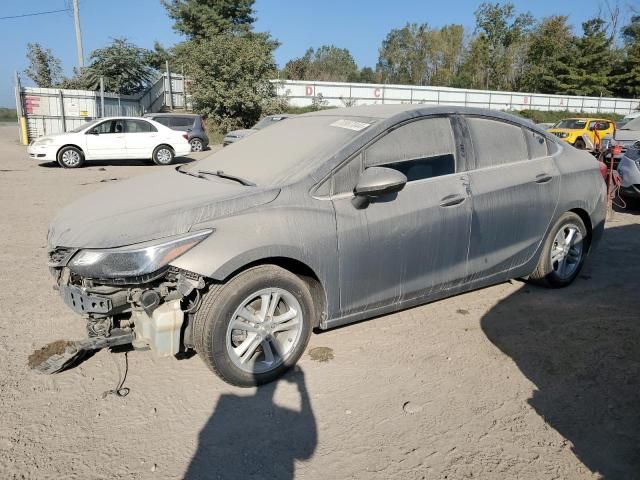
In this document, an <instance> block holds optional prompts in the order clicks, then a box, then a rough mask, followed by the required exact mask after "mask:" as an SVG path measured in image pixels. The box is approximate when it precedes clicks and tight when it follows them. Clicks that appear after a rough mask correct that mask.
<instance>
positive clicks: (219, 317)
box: [193, 265, 315, 387]
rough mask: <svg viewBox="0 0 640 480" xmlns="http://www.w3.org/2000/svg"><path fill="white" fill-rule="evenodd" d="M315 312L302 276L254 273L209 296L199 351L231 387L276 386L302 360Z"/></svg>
mask: <svg viewBox="0 0 640 480" xmlns="http://www.w3.org/2000/svg"><path fill="white" fill-rule="evenodd" d="M314 311H315V310H314V309H313V300H312V297H311V293H310V291H309V288H308V286H307V284H306V283H305V282H304V281H303V280H302V279H300V278H299V277H298V276H296V275H294V274H293V273H291V272H289V271H288V270H285V269H283V268H280V267H277V266H275V265H261V266H257V267H253V268H250V269H248V270H246V271H244V272H242V273H240V274H239V275H237V276H236V277H234V278H233V279H231V280H230V281H228V282H227V283H224V284H216V285H213V286H212V287H211V289H210V290H209V292H207V294H206V295H205V296H204V298H203V301H202V304H201V306H200V308H199V309H198V312H197V313H196V315H195V318H194V323H193V340H194V344H195V347H196V351H197V352H198V353H199V355H200V356H201V357H202V359H203V360H204V362H205V363H206V364H207V365H208V366H209V367H210V368H211V369H212V370H213V371H214V372H215V373H216V374H217V375H218V376H219V377H220V378H222V379H223V380H224V381H226V382H227V383H230V384H232V385H236V386H239V387H251V386H255V385H261V384H264V383H268V382H271V381H273V380H275V379H277V378H278V377H280V376H281V375H282V374H283V373H285V372H286V371H287V370H288V369H289V368H291V367H292V366H293V365H295V364H296V362H297V361H298V360H299V359H300V357H301V356H302V354H303V352H304V349H305V348H306V346H307V343H308V342H309V337H310V336H311V330H312V326H313V325H314V318H313V315H314V314H313V312H314Z"/></svg>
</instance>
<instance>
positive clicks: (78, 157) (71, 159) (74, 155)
mask: <svg viewBox="0 0 640 480" xmlns="http://www.w3.org/2000/svg"><path fill="white" fill-rule="evenodd" d="M57 160H58V165H60V166H61V167H63V168H80V167H81V166H82V165H83V164H84V156H83V155H82V151H81V150H80V149H79V148H77V147H64V148H61V149H60V151H59V152H58V158H57Z"/></svg>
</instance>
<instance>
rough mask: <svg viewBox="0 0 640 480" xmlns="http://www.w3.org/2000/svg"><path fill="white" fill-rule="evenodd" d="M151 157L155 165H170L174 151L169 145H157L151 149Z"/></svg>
mask: <svg viewBox="0 0 640 480" xmlns="http://www.w3.org/2000/svg"><path fill="white" fill-rule="evenodd" d="M151 158H152V160H153V163H155V164H156V165H171V164H172V163H173V159H174V158H175V153H174V152H173V148H171V147H170V146H169V145H159V146H157V147H156V148H155V150H154V151H153V155H152V157H151Z"/></svg>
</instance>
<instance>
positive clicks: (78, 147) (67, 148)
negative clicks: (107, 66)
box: [27, 117, 191, 168]
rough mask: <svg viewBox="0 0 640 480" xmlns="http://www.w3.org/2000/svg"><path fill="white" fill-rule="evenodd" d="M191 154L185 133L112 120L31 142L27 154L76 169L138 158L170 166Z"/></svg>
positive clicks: (136, 120) (157, 125)
mask: <svg viewBox="0 0 640 480" xmlns="http://www.w3.org/2000/svg"><path fill="white" fill-rule="evenodd" d="M190 151H191V145H190V144H189V142H188V140H187V133H184V132H177V131H175V130H171V129H170V128H168V127H165V126H164V125H161V124H160V123H158V122H155V121H153V120H149V119H147V118H144V119H143V118H137V117H133V118H132V117H111V118H101V119H99V120H94V121H93V122H90V123H85V124H84V125H82V126H80V127H78V128H76V129H74V130H71V131H69V132H66V133H60V134H57V135H47V136H44V137H40V138H38V139H36V140H35V141H33V142H31V144H30V145H29V148H28V149H27V152H28V153H29V157H30V158H33V159H37V160H45V161H46V160H49V161H57V162H58V163H59V164H60V166H61V167H65V168H78V167H81V166H82V165H83V163H84V162H85V160H108V159H125V158H140V159H147V158H148V159H151V160H153V161H154V162H155V163H156V164H157V165H169V164H171V163H172V162H173V159H174V157H176V156H182V155H186V154H188V153H189V152H190Z"/></svg>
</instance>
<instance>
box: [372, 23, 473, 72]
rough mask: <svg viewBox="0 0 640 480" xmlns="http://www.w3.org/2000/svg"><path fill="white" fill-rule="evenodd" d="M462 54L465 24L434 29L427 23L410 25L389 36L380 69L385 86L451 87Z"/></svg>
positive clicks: (378, 67) (382, 49) (383, 45)
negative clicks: (400, 84)
mask: <svg viewBox="0 0 640 480" xmlns="http://www.w3.org/2000/svg"><path fill="white" fill-rule="evenodd" d="M463 52H464V28H463V27H462V25H447V26H444V27H442V28H441V29H432V28H430V27H429V26H428V25H427V24H416V23H408V24H407V25H405V26H404V27H403V28H400V29H394V30H391V31H390V32H389V33H388V34H387V37H386V38H385V39H384V41H383V42H382V46H381V47H380V52H379V58H378V66H377V69H378V72H379V73H380V75H381V77H382V80H383V81H384V82H386V83H408V84H412V85H449V84H451V82H452V81H453V78H454V77H455V76H456V75H457V72H458V69H459V67H460V63H461V60H462V56H463Z"/></svg>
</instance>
